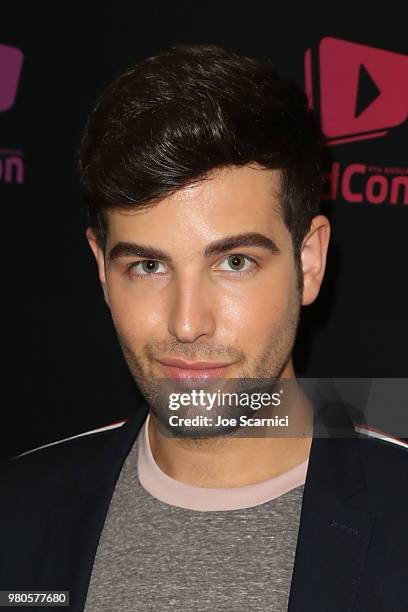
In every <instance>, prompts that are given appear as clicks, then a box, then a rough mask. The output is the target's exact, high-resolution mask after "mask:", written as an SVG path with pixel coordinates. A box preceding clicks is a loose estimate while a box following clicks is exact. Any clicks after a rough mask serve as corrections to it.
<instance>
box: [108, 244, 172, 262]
mask: <svg viewBox="0 0 408 612" xmlns="http://www.w3.org/2000/svg"><path fill="white" fill-rule="evenodd" d="M118 257H143V258H145V259H160V260H161V261H166V262H169V261H170V260H171V257H170V255H169V254H168V253H166V252H165V251H162V250H161V249H156V248H155V247H150V246H145V245H143V244H137V243H135V242H118V243H117V244H115V246H114V247H112V249H111V250H110V251H109V256H108V259H109V261H113V260H114V259H117V258H118Z"/></svg>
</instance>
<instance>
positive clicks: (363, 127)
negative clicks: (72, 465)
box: [0, 1, 408, 454]
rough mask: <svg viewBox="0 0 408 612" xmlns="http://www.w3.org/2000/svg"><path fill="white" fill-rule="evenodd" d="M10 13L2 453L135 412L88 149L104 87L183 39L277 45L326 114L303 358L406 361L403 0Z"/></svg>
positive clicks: (377, 366)
mask: <svg viewBox="0 0 408 612" xmlns="http://www.w3.org/2000/svg"><path fill="white" fill-rule="evenodd" d="M2 13H3V16H2V22H1V23H0V197H1V203H2V216H3V224H2V234H1V235H2V246H3V248H2V255H3V256H2V264H3V286H4V293H3V296H4V297H3V300H4V305H5V306H6V311H7V314H6V315H4V318H3V338H4V343H3V347H4V351H3V354H4V356H5V360H4V363H5V365H6V369H7V371H6V373H5V376H4V378H5V383H6V385H5V386H6V387H7V394H6V390H5V396H6V395H7V401H6V402H5V419H6V421H7V426H6V427H5V428H4V431H5V432H6V436H5V440H4V444H3V449H6V453H11V454H13V453H17V452H22V451H24V450H26V449H28V448H30V447H33V446H37V445H39V444H42V443H46V442H47V441H50V440H53V439H57V438H62V437H67V436H69V435H73V434H75V433H78V432H80V431H83V430H85V429H92V428H93V427H99V426H102V425H104V424H108V423H112V422H113V421H115V420H118V419H121V418H123V417H125V416H126V415H127V414H129V413H130V412H131V411H132V410H134V407H135V402H137V400H138V392H137V389H136V388H135V385H134V384H133V381H132V379H131V376H130V374H129V373H128V370H127V367H126V365H125V363H124V360H123V358H122V355H121V352H120V349H119V347H118V343H117V339H116V336H115V332H114V329H113V326H112V322H111V319H110V314H109V311H108V310H107V307H106V306H105V303H104V301H103V296H102V291H101V289H100V286H99V281H98V278H97V272H96V266H95V263H94V260H93V256H92V254H91V251H90V249H89V247H88V244H87V241H86V238H85V229H86V221H85V212H84V209H83V206H82V204H81V199H80V193H79V183H78V176H77V171H76V163H77V148H78V143H79V138H80V133H81V129H82V127H83V124H84V121H85V117H86V114H87V112H88V111H89V110H90V108H91V106H92V103H93V101H94V100H95V98H96V96H97V95H98V93H100V91H101V90H102V89H103V88H104V86H105V85H106V84H107V83H108V82H109V81H110V80H111V79H112V78H113V77H114V76H115V75H116V74H117V73H118V72H119V71H120V70H122V69H123V68H124V67H125V66H126V65H128V64H129V63H130V62H132V61H134V60H137V59H140V58H142V57H146V56H149V55H153V54H155V53H158V52H160V51H162V50H164V49H166V48H168V47H169V46H171V45H174V44H178V43H212V44H217V45H221V46H224V47H226V48H228V49H231V50H234V51H237V52H239V53H244V54H247V55H253V56H259V57H268V58H271V59H272V61H273V62H274V64H275V67H276V69H277V70H278V71H279V72H281V73H282V74H284V75H286V76H288V77H290V78H292V79H294V80H295V81H297V82H298V83H299V84H301V86H302V87H303V88H304V90H305V92H306V93H307V96H308V99H309V103H310V105H311V106H312V107H313V108H314V109H315V110H316V111H317V113H318V114H319V117H320V120H321V126H322V129H323V132H324V134H325V136H326V137H327V163H326V167H325V177H326V181H325V186H324V190H323V192H322V212H323V213H324V214H326V215H327V216H328V217H329V219H330V222H331V224H332V239H331V245H330V249H329V256H328V264H327V272H326V278H325V281H324V284H323V287H322V290H321V293H320V295H319V297H318V299H317V300H316V302H315V303H314V304H313V305H311V306H308V307H305V308H304V309H303V311H302V317H301V325H300V330H299V335H298V340H297V344H296V348H295V353H294V361H295V367H296V371H297V372H298V374H299V375H300V376H305V377H307V376H312V377H336V378H337V379H338V378H341V377H346V378H348V379H350V378H366V379H373V378H382V379H384V378H404V377H406V376H407V370H408V367H407V346H408V333H407V327H408V326H407V317H408V291H407V283H408V280H407V279H408V274H407V268H408V146H407V145H408V122H407V114H408V42H407V37H406V31H405V24H406V23H407V20H408V8H407V6H406V3H403V2H396V3H392V2H391V3H388V4H387V5H386V6H385V5H382V6H381V7H377V8H376V7H373V4H372V3H371V2H368V1H364V2H360V3H351V2H350V3H347V2H346V3H345V2H330V3H312V6H310V3H308V6H297V5H296V3H294V4H292V3H280V4H279V5H276V3H271V2H223V3H215V2H199V3H187V2H175V3H172V2H164V1H156V2H152V3H146V4H143V3H133V5H132V4H131V5H129V3H120V2H119V3H115V5H112V6H109V7H106V8H99V9H97V8H94V9H92V8H91V7H89V8H88V9H87V8H86V7H84V6H82V5H79V4H78V5H75V3H69V4H68V3H67V4H66V6H65V7H64V6H61V5H59V6H58V7H54V8H52V9H51V8H47V9H46V8H38V6H36V7H34V6H26V7H24V8H21V7H19V6H17V5H16V4H14V5H13V4H11V3H9V4H7V3H5V6H3V7H2ZM8 386H10V389H8ZM385 403H386V402H385ZM385 408H386V406H385Z"/></svg>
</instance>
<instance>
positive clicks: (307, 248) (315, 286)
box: [301, 215, 330, 306]
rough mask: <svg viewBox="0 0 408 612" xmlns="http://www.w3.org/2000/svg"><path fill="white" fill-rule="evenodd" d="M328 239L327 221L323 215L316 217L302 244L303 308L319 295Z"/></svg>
mask: <svg viewBox="0 0 408 612" xmlns="http://www.w3.org/2000/svg"><path fill="white" fill-rule="evenodd" d="M329 239H330V223H329V220H328V219H327V217H325V216H324V215H317V216H316V217H314V218H313V219H312V223H311V224H310V229H309V231H308V233H307V234H306V236H305V238H304V240H303V244H302V252H301V262H302V272H303V294H302V305H303V306H306V305H307V304H311V303H312V302H314V300H315V299H316V298H317V296H318V294H319V291H320V286H321V284H322V281H323V276H324V271H325V268H326V257H327V249H328V246H329Z"/></svg>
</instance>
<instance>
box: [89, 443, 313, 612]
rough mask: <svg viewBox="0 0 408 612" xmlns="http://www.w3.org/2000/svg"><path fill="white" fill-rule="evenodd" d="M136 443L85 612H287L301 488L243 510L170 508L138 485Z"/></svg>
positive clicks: (107, 528) (125, 467) (97, 560)
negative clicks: (170, 611) (168, 611)
mask: <svg viewBox="0 0 408 612" xmlns="http://www.w3.org/2000/svg"><path fill="white" fill-rule="evenodd" d="M139 444H140V435H139V437H138V438H137V439H136V441H135V443H134V445H133V447H132V449H131V451H130V453H129V454H128V456H127V458H126V460H125V462H124V465H123V468H122V471H121V473H120V476H119V479H118V481H117V483H116V487H115V491H114V494H113V497H112V501H111V504H110V507H109V511H108V514H107V517H106V521H105V525H104V528H103V530H102V533H101V538H100V541H99V546H98V549H97V553H96V557H95V562H94V566H93V571H92V576H91V580H90V585H89V590H88V595H87V600H86V605H85V608H84V610H85V612H112V610H115V612H139V611H140V612H146V611H150V612H152V611H154V612H159V611H160V612H166V611H167V610H172V611H173V612H175V611H177V612H193V611H194V612H207V611H208V612H218V611H223V612H252V611H253V612H256V611H259V612H260V611H262V612H264V611H266V610H268V612H285V611H287V608H288V597H289V591H290V585H291V579H292V571H293V562H294V557H295V550H296V543H297V536H298V529H299V519H300V510H301V505H302V497H303V489H304V485H303V484H301V485H299V486H295V488H292V489H291V490H289V491H287V492H286V493H284V494H282V495H280V496H279V497H276V498H275V499H271V500H270V501H267V502H266V503H260V504H258V505H255V506H253V507H247V508H239V509H233V510H227V511H225V510H223V511H218V510H215V511H209V512H200V511H198V510H192V509H188V508H183V507H177V506H175V505H170V504H168V503H165V502H163V501H160V500H159V499H157V498H156V497H154V496H153V495H151V494H150V493H149V492H148V491H146V490H145V488H143V486H142V485H141V483H140V480H139V476H138V455H139V453H138V445H139Z"/></svg>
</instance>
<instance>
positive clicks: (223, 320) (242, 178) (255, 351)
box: [91, 166, 302, 435]
mask: <svg viewBox="0 0 408 612" xmlns="http://www.w3.org/2000/svg"><path fill="white" fill-rule="evenodd" d="M278 197H279V172H278V171H275V170H268V171H266V170H262V169H260V168H259V167H256V166H252V167H251V166H244V167H240V168H235V167H234V168H226V169H222V170H220V171H217V172H215V173H214V174H213V175H212V176H211V178H209V179H207V180H205V181H203V182H200V183H198V184H196V185H193V186H190V187H187V188H184V189H181V190H180V191H178V192H177V193H175V194H173V195H172V196H170V197H167V198H165V199H163V200H161V201H160V202H159V203H158V204H155V205H154V206H152V207H151V208H149V209H146V210H143V211H123V210H117V209H116V210H109V211H108V212H107V222H108V238H107V246H106V252H105V262H104V261H103V254H102V253H101V251H98V252H96V250H95V243H93V245H91V246H92V248H93V250H94V253H95V255H96V256H97V260H98V265H99V274H100V278H101V282H102V284H103V287H104V292H105V299H106V301H107V303H108V305H109V307H110V310H111V314H112V319H113V322H114V325H115V328H116V331H117V335H118V338H119V342H120V344H121V347H122V350H123V353H124V356H125V359H126V361H127V363H128V365H129V368H130V370H131V372H132V374H133V376H134V378H135V380H136V382H137V384H138V386H139V388H140V389H141V391H142V392H143V394H144V395H145V397H146V399H147V401H148V402H149V403H150V405H151V409H152V410H153V412H154V413H155V414H156V417H157V418H158V419H159V420H161V421H163V420H166V421H167V424H168V413H167V414H164V413H163V412H162V411H159V412H160V414H157V411H155V406H154V404H155V400H154V398H155V397H157V388H158V386H160V384H161V382H160V381H161V380H162V379H163V378H167V377H176V378H179V379H180V378H183V375H185V374H186V373H187V374H190V375H191V371H190V372H189V371H188V370H183V369H179V368H177V367H176V368H174V367H171V366H169V365H168V366H166V365H163V364H162V363H160V362H161V361H162V360H166V359H168V358H178V359H181V360H183V361H184V362H189V363H191V362H197V361H205V362H213V363H212V365H213V364H214V362H215V363H216V364H226V365H223V366H222V367H221V369H219V370H215V371H214V373H215V374H217V375H218V376H221V377H222V378H223V379H230V378H275V377H280V376H282V377H283V378H286V377H288V378H290V377H292V362H291V351H292V347H293V344H294V341H295V336H296V330H297V325H298V320H299V312H300V306H301V303H302V296H301V294H300V292H299V289H298V286H297V276H296V266H295V261H294V253H293V246H292V240H291V236H290V233H289V231H288V230H287V228H286V226H285V224H284V221H283V219H282V213H281V212H280V210H279V207H278ZM198 374H199V372H198ZM204 374H205V373H204ZM207 374H209V372H207ZM149 400H150V401H149ZM186 410H187V409H186ZM178 415H179V416H183V413H182V411H180V410H179V412H178ZM190 416H191V413H190ZM163 424H164V423H163ZM187 429H188V428H187ZM195 431H196V432H197V430H195ZM183 433H185V435H188V431H185V432H183V431H181V432H179V433H178V435H182V434H183Z"/></svg>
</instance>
